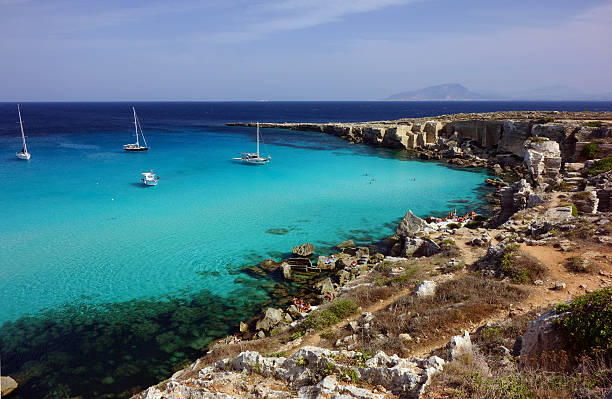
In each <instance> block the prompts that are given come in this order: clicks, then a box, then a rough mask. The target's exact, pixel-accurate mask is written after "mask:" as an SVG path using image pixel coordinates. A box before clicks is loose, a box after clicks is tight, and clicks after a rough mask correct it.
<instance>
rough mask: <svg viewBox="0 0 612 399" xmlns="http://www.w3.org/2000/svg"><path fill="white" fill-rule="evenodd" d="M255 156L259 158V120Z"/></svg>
mask: <svg viewBox="0 0 612 399" xmlns="http://www.w3.org/2000/svg"><path fill="white" fill-rule="evenodd" d="M257 158H259V122H257Z"/></svg>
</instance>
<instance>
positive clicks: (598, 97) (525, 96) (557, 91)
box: [387, 83, 612, 101]
mask: <svg viewBox="0 0 612 399" xmlns="http://www.w3.org/2000/svg"><path fill="white" fill-rule="evenodd" d="M387 100H392V101H425V100H447V101H448V100H498V101H499V100H510V101H612V92H608V93H588V92H585V91H582V90H579V89H576V88H573V87H567V86H544V87H536V88H530V89H526V90H520V91H518V90H517V91H513V92H507V93H482V92H481V93H476V92H473V91H470V90H469V89H468V88H467V87H465V86H463V85H461V84H459V83H447V84H442V85H437V86H430V87H425V88H423V89H419V90H412V91H405V92H402V93H397V94H393V95H392V96H389V97H388V98H387Z"/></svg>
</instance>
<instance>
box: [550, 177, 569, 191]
mask: <svg viewBox="0 0 612 399" xmlns="http://www.w3.org/2000/svg"><path fill="white" fill-rule="evenodd" d="M568 188H569V187H568V185H567V183H566V182H565V181H564V180H561V181H560V182H559V183H557V184H555V185H554V186H553V187H552V189H553V191H568Z"/></svg>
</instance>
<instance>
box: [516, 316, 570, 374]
mask: <svg viewBox="0 0 612 399" xmlns="http://www.w3.org/2000/svg"><path fill="white" fill-rule="evenodd" d="M559 317H560V316H559V315H558V314H557V313H556V312H555V311H554V310H552V309H551V310H549V311H548V312H546V313H544V314H543V315H542V316H540V317H538V318H537V319H535V320H533V321H531V322H530V323H529V325H528V326H527V330H526V331H525V334H523V337H522V338H521V352H520V353H521V357H520V364H521V365H529V364H530V362H533V361H535V360H537V359H539V358H540V356H542V354H546V353H550V354H552V353H554V352H556V351H558V350H559V348H563V342H562V337H561V335H560V334H559V332H558V331H557V330H556V329H555V326H554V322H555V320H557V319H558V318H559Z"/></svg>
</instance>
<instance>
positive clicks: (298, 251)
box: [291, 243, 315, 256]
mask: <svg viewBox="0 0 612 399" xmlns="http://www.w3.org/2000/svg"><path fill="white" fill-rule="evenodd" d="M314 250H315V246H314V245H312V244H311V243H306V244H302V245H298V246H295V247H293V248H291V252H293V253H294V254H295V255H298V256H310V255H312V254H313V252H314Z"/></svg>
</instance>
